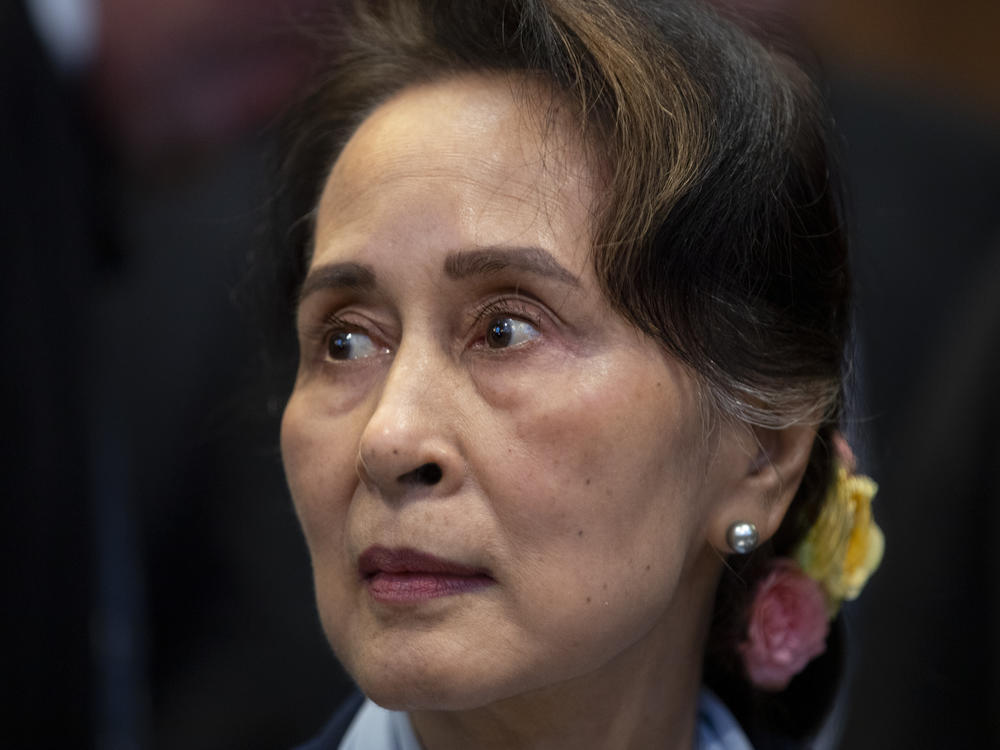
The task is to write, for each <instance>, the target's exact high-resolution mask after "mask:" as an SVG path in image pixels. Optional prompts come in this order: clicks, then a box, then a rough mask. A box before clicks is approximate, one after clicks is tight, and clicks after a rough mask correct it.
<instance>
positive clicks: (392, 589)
mask: <svg viewBox="0 0 1000 750" xmlns="http://www.w3.org/2000/svg"><path fill="white" fill-rule="evenodd" d="M358 572H359V573H360V574H361V579H362V582H363V583H364V584H365V586H366V587H367V588H368V592H369V594H370V595H371V596H372V598H373V599H375V600H376V601H379V602H384V603H387V604H410V603H416V602H421V601H426V600H429V599H437V598H440V597H443V596H456V595H458V594H465V593H470V592H472V591H476V590H478V589H482V588H484V587H486V586H491V585H493V584H494V583H496V581H495V580H494V579H493V577H492V576H490V574H489V572H488V571H487V570H485V569H483V568H473V567H470V566H468V565H462V564H461V563H457V562H453V561H451V560H446V559H443V558H440V557H436V556H434V555H430V554H428V553H426V552H420V551H419V550H415V549H410V548H408V547H402V548H396V549H390V548H388V547H381V546H377V545H376V546H373V547H369V548H368V549H366V550H365V551H364V552H362V553H361V556H360V557H359V558H358Z"/></svg>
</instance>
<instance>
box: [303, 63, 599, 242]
mask: <svg viewBox="0 0 1000 750" xmlns="http://www.w3.org/2000/svg"><path fill="white" fill-rule="evenodd" d="M574 127H575V126H574V122H573V119H572V117H571V115H570V113H569V111H568V109H567V108H566V107H565V106H563V105H562V104H561V103H560V102H559V100H558V97H556V96H554V95H553V94H552V93H551V92H549V91H548V90H547V89H546V88H544V87H543V86H542V85H540V84H538V83H535V82H532V81H529V80H526V79H523V78H511V77H506V76H503V77H502V76H496V77H480V76H469V77H461V78H453V79H448V80H444V81H439V82H435V83H430V84H422V85H419V86H414V87H410V88H407V89H404V90H403V91H402V92H400V93H398V94H396V95H395V96H394V97H392V98H391V99H389V100H388V101H386V102H385V103H383V104H382V105H380V106H379V107H377V108H376V109H375V110H374V111H373V112H372V113H371V115H369V116H368V117H367V118H366V119H365V120H364V122H363V123H362V124H361V125H360V127H359V128H358V130H357V131H356V132H355V133H354V135H353V136H352V137H351V139H350V140H349V141H348V143H347V145H346V146H345V148H344V150H343V151H342V153H341V154H340V157H339V158H338V159H337V161H336V163H335V164H334V167H333V169H332V170H331V173H330V176H329V178H328V179H327V182H326V185H325V187H324V191H323V194H322V197H321V199H320V203H319V211H318V217H317V241H316V255H317V257H318V256H320V255H322V254H324V253H325V252H326V251H327V249H328V244H329V241H330V238H331V236H332V235H337V236H338V237H340V238H341V239H342V238H343V235H345V234H346V235H349V234H361V235H364V236H367V237H369V238H370V239H372V240H373V241H377V237H375V236H373V233H378V232H383V231H390V232H392V231H395V232H398V231H401V230H408V231H411V232H426V231H428V230H433V232H434V233H435V234H436V235H438V239H439V240H442V241H451V242H453V243H455V244H460V245H463V246H467V245H470V244H471V245H477V244H487V245H495V244H497V243H498V242H501V243H502V242H504V241H515V240H516V241H517V242H518V243H519V244H524V242H525V241H526V240H532V241H541V240H545V239H546V238H547V239H548V240H549V242H547V243H545V244H551V242H552V241H553V240H555V239H556V238H561V239H563V240H565V235H567V234H573V235H579V234H580V233H581V231H585V232H586V233H587V234H588V236H589V230H590V214H591V207H592V204H593V195H594V193H593V180H592V175H591V172H590V169H589V167H588V164H587V159H586V158H585V149H584V148H583V147H582V145H581V143H580V139H579V138H578V137H576V136H575V130H574ZM504 226H506V227H507V231H508V232H509V233H510V234H511V235H514V234H516V233H518V232H521V233H525V232H527V233H528V234H530V235H531V236H530V237H514V236H510V237H507V238H504V237H498V236H496V231H497V230H500V229H501V228H502V227H504ZM448 228H450V230H451V234H452V235H454V236H451V237H442V236H440V235H442V233H444V234H447V232H446V231H445V230H446V229H448ZM485 235H490V236H485ZM574 239H576V238H575V237H574ZM446 249H455V248H446Z"/></svg>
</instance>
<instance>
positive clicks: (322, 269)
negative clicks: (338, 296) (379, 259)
mask: <svg viewBox="0 0 1000 750" xmlns="http://www.w3.org/2000/svg"><path fill="white" fill-rule="evenodd" d="M374 287H375V272H374V271H373V270H372V269H371V267H370V266H366V265H364V264H362V263H328V264H327V265H324V266H319V267H317V268H314V269H313V270H312V271H310V272H309V275H308V276H306V280H305V281H303V282H302V289H300V290H299V300H298V302H299V304H300V305H301V304H302V300H304V299H305V298H306V297H308V296H309V295H310V294H313V293H314V292H318V291H320V290H322V289H358V290H368V289H373V288H374Z"/></svg>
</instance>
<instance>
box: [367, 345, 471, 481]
mask: <svg viewBox="0 0 1000 750" xmlns="http://www.w3.org/2000/svg"><path fill="white" fill-rule="evenodd" d="M444 359H445V357H444V356H443V355H441V354H437V353H434V352H428V351H415V350H414V349H406V348H404V347H400V349H399V350H398V351H397V353H396V356H395V358H394V360H393V363H392V366H391V367H390V369H389V372H388V374H387V375H386V378H385V380H384V381H383V384H382V388H381V390H380V392H379V394H378V400H377V402H376V404H375V408H374V411H373V412H372V414H371V417H370V418H369V419H368V423H367V424H366V425H365V428H364V430H363V431H362V433H361V439H360V441H359V444H358V459H357V468H358V476H359V477H360V478H361V481H362V482H364V484H365V485H366V486H367V487H368V488H369V489H370V490H372V491H374V492H376V493H378V494H379V495H381V496H382V497H384V498H385V499H387V500H392V499H400V498H402V497H403V496H406V495H413V494H427V493H430V494H433V495H447V494H449V493H451V492H453V491H455V490H456V489H457V488H458V487H459V486H460V485H461V483H462V481H463V478H464V476H465V460H464V458H463V455H462V450H461V445H460V443H459V436H458V430H457V427H458V424H459V423H460V422H461V419H460V418H459V416H458V415H459V413H460V411H461V408H460V403H459V399H460V395H459V394H460V389H459V388H458V387H456V379H457V378H456V377H455V376H454V374H452V373H451V368H449V367H448V363H447V362H445V361H443V360H444Z"/></svg>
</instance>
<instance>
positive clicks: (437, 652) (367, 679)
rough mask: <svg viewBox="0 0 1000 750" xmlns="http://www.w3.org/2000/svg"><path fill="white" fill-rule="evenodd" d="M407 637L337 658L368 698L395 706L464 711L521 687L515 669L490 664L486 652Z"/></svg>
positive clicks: (385, 705) (515, 691) (517, 690)
mask: <svg viewBox="0 0 1000 750" xmlns="http://www.w3.org/2000/svg"><path fill="white" fill-rule="evenodd" d="M449 645H452V649H448V648H442V647H435V644H433V643H415V642H411V643H409V644H407V646H403V647H400V646H399V644H394V645H392V646H389V645H382V646H377V645H375V644H368V645H367V646H366V647H365V648H361V649H358V650H355V651H354V653H352V654H350V655H344V656H342V657H341V663H342V664H343V665H344V667H345V669H347V672H348V673H349V674H350V675H351V677H353V678H354V681H355V682H356V684H357V685H358V687H359V688H360V689H361V692H363V693H364V694H365V695H366V696H367V697H368V698H370V699H371V700H372V701H374V702H375V703H377V704H378V705H380V706H382V707H383V708H388V709H392V710H396V711H463V710H468V709H473V708H479V707H481V706H485V705H488V704H490V703H493V702H495V701H498V700H502V699H504V698H509V697H510V696H512V695H515V694H517V693H519V692H522V691H523V688H524V686H523V685H519V684H517V683H518V681H517V680H516V679H515V676H514V675H511V674H508V673H506V672H507V671H508V670H509V665H508V664H503V665H502V666H503V668H504V669H503V670H502V671H499V672H498V671H497V670H496V669H494V668H492V667H491V663H492V662H493V661H494V660H491V659H490V658H489V657H488V656H487V655H485V654H484V655H483V658H482V659H476V658H470V654H469V653H468V652H465V653H461V652H458V650H457V649H454V644H449Z"/></svg>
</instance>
